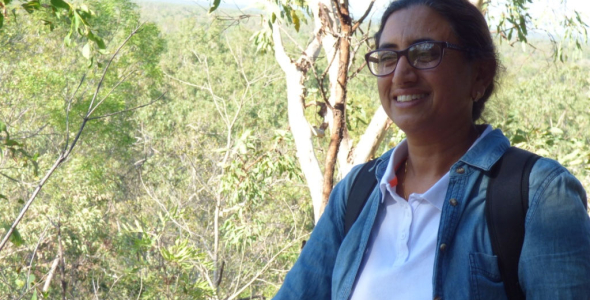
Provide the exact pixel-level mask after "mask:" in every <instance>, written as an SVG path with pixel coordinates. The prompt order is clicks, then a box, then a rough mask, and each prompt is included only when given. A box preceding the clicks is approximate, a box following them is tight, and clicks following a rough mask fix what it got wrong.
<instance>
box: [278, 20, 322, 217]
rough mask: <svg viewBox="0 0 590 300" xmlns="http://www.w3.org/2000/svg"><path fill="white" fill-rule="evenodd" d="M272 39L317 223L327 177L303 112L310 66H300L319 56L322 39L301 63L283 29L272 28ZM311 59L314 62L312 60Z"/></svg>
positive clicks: (293, 132) (311, 47) (312, 46)
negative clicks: (289, 51)
mask: <svg viewBox="0 0 590 300" xmlns="http://www.w3.org/2000/svg"><path fill="white" fill-rule="evenodd" d="M273 41H274V50H275V58H276V60H277V62H278V63H279V65H280V66H281V69H282V70H283V72H285V78H286V80H287V102H288V104H287V107H288V117H289V127H290V128H291V133H292V134H293V139H294V141H295V147H296V148H297V159H298V160H299V165H300V167H301V170H302V171H303V176H304V177H305V182H306V183H307V186H308V188H309V192H310V195H311V199H312V202H313V208H314V218H315V223H317V221H318V220H319V217H320V214H321V213H320V209H321V204H322V183H323V181H324V180H323V174H322V170H321V169H320V166H319V162H318V160H317V158H316V156H315V152H314V149H313V141H312V138H313V135H312V131H311V127H310V125H309V123H308V122H307V120H306V119H305V115H304V111H305V103H304V99H305V94H304V92H305V87H304V82H305V74H306V72H307V69H305V68H301V66H302V65H304V64H305V63H306V61H307V59H309V58H310V56H309V55H310V54H311V57H313V56H317V52H318V50H319V47H320V41H319V40H317V36H316V38H314V41H312V43H311V44H310V47H308V50H307V51H306V53H304V55H303V56H302V58H301V59H300V60H299V62H298V63H295V62H292V61H291V59H290V58H289V56H288V55H287V53H286V52H285V49H284V48H283V43H282V41H281V34H280V29H279V28H278V27H275V28H274V29H273ZM309 63H313V60H312V61H311V62H309Z"/></svg>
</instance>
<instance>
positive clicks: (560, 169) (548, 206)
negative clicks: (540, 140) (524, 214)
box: [528, 157, 587, 219]
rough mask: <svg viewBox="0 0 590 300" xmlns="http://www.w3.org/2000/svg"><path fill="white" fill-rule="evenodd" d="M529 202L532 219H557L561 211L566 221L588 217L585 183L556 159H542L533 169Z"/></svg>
mask: <svg viewBox="0 0 590 300" xmlns="http://www.w3.org/2000/svg"><path fill="white" fill-rule="evenodd" d="M529 199H530V201H529V210H530V215H532V216H534V215H535V214H543V215H546V217H550V216H553V217H557V216H558V215H559V212H560V211H561V212H563V216H562V217H563V218H568V215H571V214H573V215H578V214H579V215H580V217H583V218H584V219H585V218H587V212H586V206H587V196H586V191H585V190H584V188H583V186H582V184H581V183H580V181H579V180H578V179H577V178H576V177H574V176H573V175H572V174H571V173H570V172H569V171H568V170H567V169H566V168H565V167H564V166H562V165H561V164H560V163H558V162H557V161H555V160H553V159H549V158H545V157H541V158H540V159H539V160H537V162H536V163H535V165H534V166H533V169H532V170H531V174H530V177H529ZM568 211H569V212H568ZM573 215H572V216H573ZM528 217H531V216H528Z"/></svg>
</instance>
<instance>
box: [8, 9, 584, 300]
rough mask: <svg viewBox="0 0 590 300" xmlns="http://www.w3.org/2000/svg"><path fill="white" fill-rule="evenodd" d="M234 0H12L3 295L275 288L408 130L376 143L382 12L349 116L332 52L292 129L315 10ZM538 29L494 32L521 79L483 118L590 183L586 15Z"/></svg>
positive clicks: (204, 294) (351, 79)
mask: <svg viewBox="0 0 590 300" xmlns="http://www.w3.org/2000/svg"><path fill="white" fill-rule="evenodd" d="M219 2H220V1H212V4H211V6H203V5H200V4H180V3H173V2H170V3H163V2H150V1H147V0H142V1H137V2H132V1H129V0H84V1H71V3H70V2H66V1H62V0H51V1H29V2H25V1H21V2H19V1H7V0H0V9H1V10H2V13H0V14H1V15H2V18H0V201H1V202H2V204H3V205H2V206H3V207H4V209H2V210H1V211H0V225H1V226H0V227H1V229H0V234H1V235H2V237H3V238H4V239H7V240H6V241H4V242H6V244H1V246H0V299H228V300H230V299H235V300H238V299H243V300H245V299H270V298H272V296H273V295H274V294H275V293H276V292H277V291H278V289H279V288H280V286H281V282H282V280H283V278H284V276H285V274H286V273H287V271H288V270H289V269H290V268H291V266H292V265H293V263H294V262H295V260H296V259H297V257H298V255H299V252H300V250H301V248H302V244H304V241H305V240H306V239H307V238H308V237H309V234H310V232H311V230H312V229H313V227H314V224H315V222H316V221H317V218H319V216H320V215H321V212H322V210H323V207H322V206H321V203H322V201H324V200H325V197H324V196H322V195H325V194H326V192H327V193H328V194H329V191H330V190H331V188H332V187H333V185H334V184H336V183H337V182H338V180H339V179H341V178H342V176H344V175H345V174H346V173H347V172H348V170H350V168H351V167H352V165H354V164H357V163H359V162H364V161H366V160H367V159H370V158H372V157H376V156H379V155H380V154H382V153H383V152H385V151H387V150H389V149H390V148H391V147H394V146H395V145H396V144H397V143H398V142H400V141H401V140H402V139H403V138H404V135H403V132H401V131H399V130H398V129H397V128H396V127H395V125H392V124H391V122H389V121H387V120H385V119H383V121H382V123H380V125H379V126H381V127H379V128H380V129H379V130H378V131H377V133H375V134H373V135H372V136H371V140H372V141H373V142H372V144H370V147H368V148H367V150H362V151H364V152H362V153H361V148H363V147H362V146H363V145H368V144H367V143H366V142H365V139H366V138H367V136H369V135H370V130H369V129H370V128H372V127H371V126H373V124H374V122H373V121H375V120H376V119H377V118H378V117H377V116H378V115H379V113H380V112H379V107H380V102H379V96H378V92H377V86H376V80H375V77H374V76H372V75H371V74H370V73H369V71H368V70H366V68H364V64H363V58H362V57H363V55H364V53H366V52H368V51H369V50H370V48H371V47H372V45H371V42H372V41H371V39H369V38H368V37H369V36H370V34H373V33H374V32H375V30H376V29H375V27H376V24H377V23H378V20H376V19H374V20H373V19H370V17H369V18H367V19H365V20H364V21H365V22H364V23H362V24H361V22H359V23H358V24H359V26H358V27H357V26H352V28H353V29H356V30H357V31H355V32H354V33H351V36H352V38H351V39H350V40H351V42H350V46H349V47H350V49H352V51H351V59H350V61H349V62H347V63H348V64H349V68H348V77H347V79H348V82H347V84H348V86H347V88H346V93H345V98H343V99H345V108H346V111H345V113H342V114H334V116H333V117H331V116H330V114H329V113H326V111H328V112H330V111H332V110H335V107H337V106H336V105H333V104H334V103H338V102H337V101H339V98H338V99H336V100H334V101H336V102H331V101H333V97H336V96H338V95H340V94H339V93H341V91H338V89H337V88H335V84H334V82H333V81H332V80H334V78H336V77H337V76H336V75H337V74H336V73H333V71H332V69H333V68H332V67H333V66H332V60H334V59H331V57H332V56H331V55H329V54H326V53H324V52H321V51H319V50H318V51H317V52H319V54H318V55H316V56H317V57H316V58H315V59H316V60H313V61H311V62H309V68H308V69H307V72H306V73H305V74H303V75H301V78H302V80H304V81H302V82H301V85H300V87H301V90H300V96H301V95H302V96H301V99H303V101H304V103H303V105H300V106H301V107H300V108H299V112H300V113H301V119H300V121H299V123H295V121H294V120H295V119H294V118H295V117H294V114H292V112H293V110H292V109H293V108H292V107H291V105H292V104H291V98H290V97H292V96H291V93H292V92H293V89H292V88H293V87H294V86H295V85H296V83H292V82H290V81H289V80H290V79H291V78H292V77H291V75H289V74H288V73H286V71H285V70H286V68H287V67H288V66H287V65H288V64H286V63H284V62H281V61H280V59H279V58H280V57H279V54H280V53H283V54H285V55H286V56H285V57H291V61H290V63H294V62H295V61H298V62H302V61H303V62H305V59H308V58H305V57H304V56H303V55H302V53H304V51H302V50H303V49H302V48H304V47H306V45H308V44H309V45H312V44H313V38H314V30H315V27H314V26H316V25H314V18H313V12H311V10H312V9H310V8H308V7H305V2H304V1H279V0H269V1H266V2H268V3H269V4H268V6H265V7H266V8H261V9H254V10H244V11H242V10H239V9H235V8H227V7H218V6H219ZM309 2H313V1H309ZM328 2H329V1H328ZM517 2H519V3H520V2H523V3H524V2H525V1H518V0H515V1H514V3H517ZM523 5H525V4H523ZM7 8H9V9H7ZM264 9H266V10H264ZM519 9H525V10H518V9H515V10H514V11H512V13H517V14H518V13H520V14H524V13H526V6H523V7H521V8H519ZM269 16H270V17H269ZM357 20H358V18H357ZM525 21H527V22H528V21H530V20H528V19H527V20H525V19H523V21H522V23H521V21H520V19H519V18H516V19H510V18H508V19H507V21H506V24H507V25H505V26H508V27H506V28H504V27H501V26H503V25H501V24H500V25H497V26H498V27H497V28H494V30H492V31H494V32H496V36H495V38H496V41H497V46H498V52H499V54H500V58H501V60H502V63H503V65H504V70H503V72H502V74H501V77H500V82H499V87H498V89H497V92H496V93H495V94H494V96H493V97H492V99H491V100H490V102H488V104H487V106H486V110H485V112H484V114H483V120H482V121H481V122H482V123H488V124H491V125H492V126H493V127H495V128H501V129H502V131H503V132H504V133H505V134H506V136H507V137H509V139H510V140H511V143H512V144H513V145H516V146H518V147H521V148H524V149H527V150H530V151H533V152H535V153H537V154H540V155H543V156H546V157H549V158H552V159H555V160H557V161H559V162H560V163H561V164H563V165H564V166H566V167H567V168H568V170H569V171H570V172H571V173H572V174H574V175H575V176H576V177H577V178H578V179H579V180H580V181H581V182H582V185H583V186H584V188H585V189H586V190H587V191H589V190H590V130H588V128H590V76H589V70H590V50H589V49H588V46H587V36H586V35H585V33H586V29H587V27H588V25H586V23H584V21H583V19H582V18H581V17H580V16H579V15H573V16H571V18H570V17H567V18H566V23H567V22H569V23H567V24H569V25H568V26H570V27H564V28H565V31H563V32H562V35H561V36H557V35H548V36H547V35H544V34H536V35H532V34H531V33H530V32H527V29H526V27H524V26H525V23H524V22H525ZM279 22H282V23H280V24H282V25H281V26H282V27H281V29H280V30H279V29H278V28H279V25H278V24H279ZM511 22H513V23H511ZM495 24H496V23H495ZM353 25H354V24H353ZM377 25H378V24H377ZM531 26H532V25H529V30H530V31H532V29H531ZM576 26H577V27H576ZM523 28H524V29H523ZM272 30H274V31H272ZM279 33H280V34H281V36H279ZM500 33H502V34H500ZM504 33H505V34H504ZM310 37H311V38H310ZM281 38H282V41H283V43H284V46H283V45H279V44H278V43H277V41H280V39H281ZM310 40H311V42H310ZM273 41H274V42H273ZM327 44H329V43H328V42H327V41H324V45H323V46H324V47H326V45H327ZM338 44H339V45H340V46H342V44H343V43H340V42H339V43H338ZM301 45H303V46H301ZM279 46H280V47H281V48H278V47H279ZM318 49H319V48H318ZM340 49H343V48H340ZM324 51H327V50H326V49H324ZM333 53H334V55H333V56H334V57H336V54H335V53H336V52H333ZM337 60H338V59H336V61H337ZM344 69H346V68H344ZM345 76H346V74H345ZM290 84H294V85H290ZM287 99H289V100H287ZM330 103H332V105H330ZM288 112H289V113H288ZM338 117H341V118H344V120H342V122H341V123H340V124H344V125H343V126H344V128H342V130H343V132H344V137H342V136H341V137H340V140H341V141H342V143H341V144H340V148H339V149H340V152H338V148H336V152H334V149H333V146H334V144H333V137H334V136H333V133H334V128H336V127H333V126H336V125H334V124H336V122H335V121H334V119H333V118H338ZM301 120H303V122H301ZM301 130H303V131H305V132H306V133H305V134H307V135H308V137H307V138H305V139H303V140H307V141H309V145H310V150H309V151H312V153H313V155H314V157H313V159H315V161H316V165H317V166H315V168H316V169H317V172H316V173H317V174H319V175H317V176H319V177H317V178H319V179H317V180H316V179H312V178H313V177H312V176H311V175H310V174H312V173H313V172H311V171H309V170H311V169H313V168H312V167H314V166H311V167H310V166H305V165H302V163H301V161H300V158H301V155H302V153H303V152H302V150H301V149H302V148H301V147H302V146H301V144H300V143H301V142H300V141H301V140H298V139H299V137H300V135H299V136H298V134H300V132H299V133H298V131H301ZM367 139H368V138H367ZM341 153H345V154H346V155H344V157H343V158H342V157H340V156H342V155H341ZM347 156H348V157H347ZM351 158H353V159H351ZM330 161H331V162H332V163H330ZM326 162H328V163H326ZM314 172H315V171H314ZM332 180H333V181H332ZM312 181H313V182H312ZM314 184H315V186H314ZM314 197H315V198H314ZM21 218H22V219H21ZM16 220H20V221H19V222H16ZM9 232H10V234H7V233H9Z"/></svg>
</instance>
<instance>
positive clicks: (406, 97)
mask: <svg viewBox="0 0 590 300" xmlns="http://www.w3.org/2000/svg"><path fill="white" fill-rule="evenodd" d="M427 95H428V94H416V95H399V96H396V97H394V100H395V101H397V102H409V101H413V100H416V99H420V98H423V97H426V96H427Z"/></svg>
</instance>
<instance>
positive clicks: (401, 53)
mask: <svg viewBox="0 0 590 300" xmlns="http://www.w3.org/2000/svg"><path fill="white" fill-rule="evenodd" d="M421 44H435V45H439V46H440V47H441V55H440V58H439V59H438V62H437V63H436V64H435V65H434V66H432V67H425V68H420V67H416V66H414V64H413V63H412V60H411V59H410V57H409V56H408V54H409V52H410V48H413V47H416V46H417V45H421ZM446 48H448V49H453V50H457V51H467V49H465V48H463V47H461V46H459V45H455V44H451V43H449V42H439V41H424V42H418V43H415V44H412V45H410V47H408V48H406V49H404V50H399V51H397V50H391V49H377V50H373V51H370V52H369V53H367V54H365V61H366V62H367V68H368V69H369V71H371V74H373V75H375V76H377V77H385V76H388V75H391V74H393V72H395V69H396V68H397V64H398V63H399V60H400V58H402V57H405V58H406V60H407V61H408V63H409V64H410V66H412V67H414V68H416V69H418V70H429V69H434V68H436V67H438V65H440V63H441V62H442V58H443V56H445V49H446ZM377 52H393V53H395V54H396V55H397V61H396V62H395V66H394V67H393V69H392V70H391V72H389V73H387V74H380V75H377V74H375V72H373V70H372V69H371V67H370V65H371V62H370V61H369V59H370V57H371V54H373V53H377Z"/></svg>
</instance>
